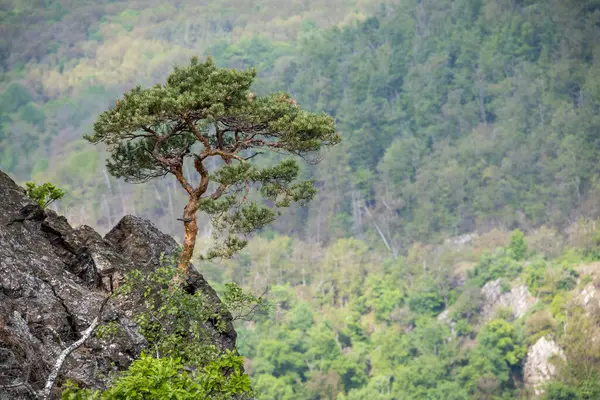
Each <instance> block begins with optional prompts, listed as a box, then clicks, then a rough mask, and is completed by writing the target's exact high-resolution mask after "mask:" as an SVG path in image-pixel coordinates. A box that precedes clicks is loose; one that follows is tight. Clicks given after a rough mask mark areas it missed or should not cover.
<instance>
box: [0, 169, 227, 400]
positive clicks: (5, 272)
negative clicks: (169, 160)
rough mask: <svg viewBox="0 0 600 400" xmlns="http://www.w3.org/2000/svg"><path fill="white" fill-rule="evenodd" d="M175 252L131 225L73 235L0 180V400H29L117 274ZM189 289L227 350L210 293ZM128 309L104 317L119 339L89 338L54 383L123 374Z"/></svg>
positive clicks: (157, 235) (135, 339)
mask: <svg viewBox="0 0 600 400" xmlns="http://www.w3.org/2000/svg"><path fill="white" fill-rule="evenodd" d="M176 249H177V244H176V242H175V241H174V240H173V238H171V237H170V236H167V235H165V234H163V233H162V232H160V231H159V230H158V229H157V228H156V227H154V225H152V223H150V222H149V221H147V220H144V219H142V218H137V217H133V216H126V217H124V218H123V219H122V220H121V221H120V222H119V223H118V224H117V226H115V227H114V229H113V230H112V231H111V232H109V233H108V234H107V235H106V237H104V238H102V237H101V236H100V235H99V234H98V233H96V232H95V231H94V230H93V229H91V228H90V227H88V226H82V227H80V228H77V229H74V228H72V227H71V226H70V225H69V223H68V222H67V220H66V219H65V218H64V217H62V216H58V215H56V213H54V212H53V211H51V210H46V211H44V210H41V209H39V207H37V205H35V204H34V203H33V202H32V201H31V200H30V199H28V198H27V196H26V195H25V191H24V190H23V189H22V188H20V187H19V186H18V185H16V184H15V183H14V182H13V181H12V180H11V179H10V178H9V177H8V176H7V175H6V174H4V173H3V172H2V171H0V399H2V400H3V399H30V398H31V399H33V398H34V396H33V393H32V391H33V390H39V389H41V388H42V387H43V385H44V384H45V382H46V379H47V376H48V374H49V372H50V369H51V367H52V365H53V364H54V361H55V360H56V358H57V356H58V355H59V354H60V352H61V351H62V350H63V349H64V348H66V347H67V346H69V344H71V343H73V342H74V341H76V340H77V339H78V338H80V333H81V332H82V331H84V330H85V329H86V328H87V327H88V326H89V325H90V323H91V322H92V320H93V319H94V318H95V317H96V316H97V312H98V308H99V306H100V303H101V302H102V300H103V299H104V298H105V297H106V296H107V295H108V294H109V293H110V290H111V289H112V287H113V285H115V284H117V283H118V281H119V280H120V278H121V277H122V276H123V274H125V273H126V272H127V271H129V270H131V269H134V268H136V269H141V270H142V271H150V270H152V269H153V268H156V266H158V265H159V257H160V254H161V253H165V254H166V255H169V254H171V253H172V252H173V251H174V250H176ZM188 284H189V285H188V288H189V289H190V290H191V291H198V290H200V291H201V292H202V293H204V294H205V295H206V297H207V298H208V299H209V301H210V304H211V307H214V309H215V310H219V312H220V313H221V315H222V319H223V320H224V321H225V322H226V326H227V329H226V331H225V333H221V332H219V331H218V330H217V329H215V327H214V326H212V325H211V324H210V323H208V324H207V325H206V329H207V330H208V332H209V333H210V335H211V337H212V338H213V341H214V342H215V344H216V345H217V346H219V347H220V348H223V349H233V348H234V346H235V339H236V333H235V330H234V329H233V325H232V323H231V316H230V315H229V314H228V313H226V312H223V311H220V301H219V298H218V297H217V295H216V293H215V291H214V290H213V289H212V288H211V287H210V286H209V285H208V283H207V282H206V281H205V280H204V278H203V277H202V275H200V274H199V273H197V272H195V273H194V274H192V276H191V278H190V281H189V282H188ZM130 303H131V304H130ZM130 303H123V304H117V305H111V306H109V308H108V309H107V310H105V312H104V313H103V319H104V320H105V322H108V321H115V322H117V323H118V324H119V326H120V328H121V329H120V330H119V332H120V333H119V334H118V335H117V337H116V338H114V339H112V340H111V341H110V343H106V341H104V342H103V341H99V340H96V339H94V338H93V337H92V338H90V340H88V341H87V342H86V343H85V344H84V345H83V346H82V347H80V348H79V349H78V350H76V351H75V352H73V353H72V354H71V355H70V356H69V357H68V359H67V361H66V363H65V364H64V365H63V368H62V370H61V376H63V377H65V378H69V379H71V380H74V381H77V382H79V383H81V384H82V385H84V386H87V387H96V388H102V387H103V385H104V382H105V380H104V377H105V376H106V375H107V374H108V373H110V372H111V371H115V370H122V369H125V368H127V366H128V365H129V364H130V363H131V362H132V361H133V360H134V359H135V357H137V356H138V355H139V353H140V351H141V350H142V349H143V348H144V346H145V344H146V343H145V341H144V338H143V337H142V336H141V335H140V334H139V333H138V332H137V329H136V326H135V323H134V322H133V321H132V318H133V315H134V314H135V305H134V304H133V302H130ZM59 392H60V390H57V391H56V393H55V395H57V394H58V393H59Z"/></svg>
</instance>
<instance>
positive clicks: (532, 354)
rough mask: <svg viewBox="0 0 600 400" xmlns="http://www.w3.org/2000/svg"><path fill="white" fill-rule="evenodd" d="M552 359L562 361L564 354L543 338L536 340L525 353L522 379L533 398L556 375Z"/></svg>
mask: <svg viewBox="0 0 600 400" xmlns="http://www.w3.org/2000/svg"><path fill="white" fill-rule="evenodd" d="M554 357H560V358H562V359H563V360H564V359H565V354H564V352H563V351H562V349H561V348H560V347H559V346H558V344H556V342H555V341H554V340H552V339H546V338H545V337H541V338H540V339H538V341H537V342H535V344H534V345H533V346H531V347H530V348H529V350H528V351H527V358H526V359H525V365H524V366H523V378H524V381H525V385H526V386H527V387H528V388H529V389H530V390H531V391H532V393H533V394H535V396H540V395H542V394H543V393H544V390H543V385H544V384H545V383H547V382H548V381H550V380H551V379H552V378H553V377H554V376H555V375H556V366H555V365H554V364H553V363H552V360H553V358H554Z"/></svg>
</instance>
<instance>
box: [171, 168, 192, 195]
mask: <svg viewBox="0 0 600 400" xmlns="http://www.w3.org/2000/svg"><path fill="white" fill-rule="evenodd" d="M172 172H173V175H175V177H176V178H177V180H178V181H179V183H180V184H181V186H182V187H183V188H184V189H185V191H186V192H187V193H188V194H189V195H190V196H192V195H193V194H194V188H193V187H192V185H190V184H189V182H188V181H187V180H186V179H185V177H184V176H183V167H182V166H181V165H178V166H177V167H175V168H173V169H172Z"/></svg>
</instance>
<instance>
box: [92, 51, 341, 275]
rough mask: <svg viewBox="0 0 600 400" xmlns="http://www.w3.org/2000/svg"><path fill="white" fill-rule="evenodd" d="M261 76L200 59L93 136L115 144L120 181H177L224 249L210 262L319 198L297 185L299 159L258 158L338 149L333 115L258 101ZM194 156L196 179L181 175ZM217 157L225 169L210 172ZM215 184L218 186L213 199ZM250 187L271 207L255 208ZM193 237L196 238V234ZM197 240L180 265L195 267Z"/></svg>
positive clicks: (137, 93)
mask: <svg viewBox="0 0 600 400" xmlns="http://www.w3.org/2000/svg"><path fill="white" fill-rule="evenodd" d="M255 76H256V71H255V70H254V69H247V70H236V69H227V68H218V67H217V66H216V65H215V63H214V62H213V60H212V59H210V58H208V59H207V60H206V61H205V62H202V63H201V62H199V61H198V59H197V58H193V59H192V60H191V62H190V64H189V65H188V66H184V67H176V68H175V69H174V70H173V72H172V73H171V75H169V77H168V78H167V80H166V83H165V84H164V85H156V86H154V87H152V88H147V89H143V88H141V87H139V86H138V87H136V88H134V89H132V90H130V91H129V92H127V93H125V94H124V96H123V98H122V99H119V100H117V101H116V104H115V106H114V107H112V108H110V109H108V110H106V111H104V112H103V113H102V114H100V116H99V117H98V119H97V121H96V123H95V124H94V132H93V134H92V135H88V136H86V137H85V138H86V139H87V140H88V141H90V142H92V143H94V144H98V143H104V144H106V145H107V147H108V150H109V152H110V153H111V156H110V159H109V160H108V161H107V169H108V171H109V172H110V173H111V174H112V175H114V176H116V177H118V178H124V179H125V180H126V181H128V182H134V183H142V182H147V181H149V180H151V179H154V178H158V177H162V176H165V175H167V174H169V173H170V174H173V175H175V176H176V177H177V180H178V182H179V183H180V184H181V186H182V187H183V188H184V189H185V190H186V192H187V193H188V195H189V203H188V205H189V206H190V207H189V208H186V212H187V213H188V218H189V213H190V211H191V213H192V214H195V212H196V211H198V210H201V211H204V212H206V213H207V214H209V215H210V217H211V221H212V223H213V226H214V227H215V238H216V239H217V244H216V245H215V247H214V248H213V249H211V250H209V251H208V253H207V255H206V256H205V258H209V259H211V258H216V257H225V258H229V257H231V256H233V255H234V254H235V253H237V252H238V251H239V250H241V249H242V248H243V247H244V246H245V245H246V241H245V239H244V237H245V236H247V235H249V234H250V233H252V232H254V231H256V230H260V229H262V228H263V227H264V226H266V225H267V224H269V223H271V222H273V221H274V220H275V217H276V215H277V214H278V211H276V209H277V208H282V207H289V206H291V205H292V203H299V204H300V205H305V204H306V203H308V202H309V201H310V200H311V199H312V198H313V197H314V195H315V193H316V190H315V188H314V186H313V184H312V181H304V182H295V180H296V178H297V177H298V174H299V166H298V164H297V163H296V162H295V161H294V160H283V161H281V162H280V163H279V164H277V165H274V166H270V167H264V168H261V169H259V168H256V167H255V166H254V165H253V164H252V161H251V159H252V158H253V157H255V156H257V155H261V154H262V153H264V151H263V150H270V151H273V152H277V153H287V154H292V155H299V156H301V157H304V158H306V159H309V160H311V161H314V162H318V161H319V160H320V157H319V155H318V154H317V152H318V151H319V150H320V149H321V148H322V147H323V146H332V145H335V144H337V143H339V141H340V136H339V135H338V133H337V132H336V129H335V121H334V119H333V118H332V117H330V116H328V115H325V114H313V113H310V112H307V111H304V110H302V109H300V108H299V107H298V105H297V104H296V101H295V100H294V99H292V98H291V96H290V95H289V94H287V93H283V92H277V93H273V94H270V95H266V96H258V97H257V96H256V95H255V94H254V93H251V92H250V86H251V85H252V82H253V80H254V78H255ZM188 158H193V165H194V169H195V171H196V173H197V174H198V175H199V177H196V178H197V179H191V178H190V177H189V176H185V175H184V174H183V167H184V164H185V162H186V159H188ZM209 158H216V159H217V160H219V161H217V162H213V163H210V164H209V163H208V161H207V160H208V159H209ZM215 161H216V160H215ZM209 165H210V168H209V167H208V166H209ZM209 170H211V171H210V172H209ZM197 181H199V183H198V184H196V185H197V186H195V187H194V182H197ZM211 182H214V183H217V184H218V185H219V186H218V187H217V188H215V189H214V191H213V192H212V193H210V192H207V191H208V189H209V188H212V187H213V186H212V185H211ZM252 189H257V190H258V192H259V193H260V194H261V195H262V197H263V198H264V199H265V200H266V202H263V203H262V204H261V203H259V202H258V201H256V200H254V199H252V200H251V197H252V194H251V193H250V192H251V190H252ZM194 224H195V222H194ZM188 234H189V235H191V236H195V235H196V234H197V230H196V228H194V229H193V230H188V231H186V235H188ZM194 239H195V237H186V246H188V247H190V246H191V248H186V249H185V250H186V251H184V252H183V253H182V254H184V255H185V257H187V258H188V259H186V260H181V262H180V264H181V265H184V266H185V265H187V264H188V262H189V258H190V257H191V255H192V253H193V246H192V245H190V244H189V243H194V242H195V241H194ZM182 257H183V256H182Z"/></svg>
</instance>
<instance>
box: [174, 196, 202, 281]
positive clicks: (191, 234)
mask: <svg viewBox="0 0 600 400" xmlns="http://www.w3.org/2000/svg"><path fill="white" fill-rule="evenodd" d="M197 204H198V202H197V201H195V200H194V199H190V202H189V203H188V204H187V205H186V206H185V208H184V209H183V228H184V230H185V235H184V238H183V251H182V252H181V255H180V256H179V263H178V269H179V272H180V273H181V274H182V275H183V277H184V278H186V277H187V276H188V274H189V271H190V261H191V259H192V256H193V255H194V247H196V236H197V235H198V224H197V223H196V211H198V206H197Z"/></svg>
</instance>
